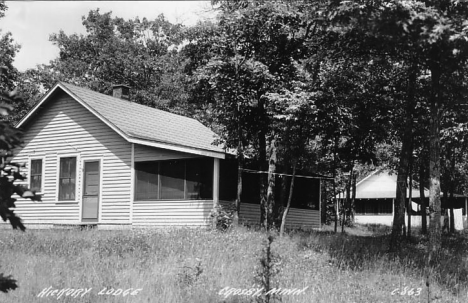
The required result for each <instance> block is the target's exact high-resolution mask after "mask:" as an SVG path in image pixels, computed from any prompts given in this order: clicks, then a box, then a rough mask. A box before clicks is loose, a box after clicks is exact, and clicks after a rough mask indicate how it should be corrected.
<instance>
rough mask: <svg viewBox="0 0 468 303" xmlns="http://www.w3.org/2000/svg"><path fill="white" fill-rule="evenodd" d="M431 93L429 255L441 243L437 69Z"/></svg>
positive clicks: (433, 74)
mask: <svg viewBox="0 0 468 303" xmlns="http://www.w3.org/2000/svg"><path fill="white" fill-rule="evenodd" d="M431 76H432V91H431V106H430V115H431V117H430V124H431V126H430V141H429V212H430V214H429V253H430V254H433V253H438V252H439V251H440V248H441V243H442V231H441V226H440V211H441V207H440V206H441V205H440V111H441V108H440V107H441V105H440V103H439V81H440V74H439V69H438V66H437V67H433V68H431Z"/></svg>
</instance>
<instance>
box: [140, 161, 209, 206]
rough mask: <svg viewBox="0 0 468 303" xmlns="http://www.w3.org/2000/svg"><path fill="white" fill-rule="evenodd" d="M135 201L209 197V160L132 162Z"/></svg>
mask: <svg viewBox="0 0 468 303" xmlns="http://www.w3.org/2000/svg"><path fill="white" fill-rule="evenodd" d="M135 175H136V185H135V200H200V199H212V198H213V159H209V158H206V159H205V158H201V159H180V160H169V161H148V162H136V163H135Z"/></svg>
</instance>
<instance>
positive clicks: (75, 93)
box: [17, 82, 224, 158]
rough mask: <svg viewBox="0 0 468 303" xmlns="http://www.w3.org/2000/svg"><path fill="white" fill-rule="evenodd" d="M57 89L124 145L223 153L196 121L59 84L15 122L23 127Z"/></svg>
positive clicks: (69, 85)
mask: <svg viewBox="0 0 468 303" xmlns="http://www.w3.org/2000/svg"><path fill="white" fill-rule="evenodd" d="M58 89H61V90H63V91H64V92H65V93H67V94H69V95H70V96H71V97H73V98H74V99H75V100H76V101H77V102H79V103H80V104H82V105H83V106H84V107H86V108H87V109H88V110H89V111H90V112H92V113H93V114H94V115H96V116H97V117H98V118H99V119H101V120H102V121H103V122H104V123H106V124H107V125H108V126H110V127H111V128H112V129H114V130H115V131H116V132H117V133H119V134H120V135H121V136H122V137H124V138H125V139H126V140H127V141H128V142H131V143H138V144H143V145H148V146H154V147H161V148H168V149H172V150H178V151H183V152H189V153H195V154H200V155H206V156H213V157H217V158H224V150H223V149H222V148H221V147H219V146H216V145H213V142H214V140H215V139H216V134H215V133H214V132H213V131H211V130H210V129H209V128H207V127H206V126H204V125H203V124H201V123H200V122H199V121H197V120H195V119H193V118H188V117H184V116H180V115H177V114H173V113H169V112H165V111H163V110H159V109H155V108H151V107H148V106H145V105H141V104H137V103H134V102H130V101H127V100H123V99H119V98H114V97H112V96H108V95H104V94H101V93H97V92H94V91H91V90H89V89H86V88H82V87H78V86H75V85H71V84H67V83H63V82H59V83H57V84H56V85H55V86H54V87H53V88H52V89H51V90H50V91H49V92H48V93H47V94H46V96H45V97H44V98H43V99H42V100H41V101H40V102H39V103H38V104H37V105H36V106H35V107H34V108H33V109H32V110H31V111H30V112H29V113H28V114H27V115H26V116H25V117H24V118H23V119H22V120H21V121H20V122H19V123H18V125H17V127H18V128H19V127H21V126H22V125H24V124H25V123H26V122H27V121H29V119H30V118H31V117H32V116H33V114H34V112H35V111H37V110H38V109H39V108H40V107H41V105H42V104H44V102H47V100H48V99H51V98H50V96H51V95H52V94H53V93H54V92H55V91H57V90H58Z"/></svg>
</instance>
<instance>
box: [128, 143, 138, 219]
mask: <svg viewBox="0 0 468 303" xmlns="http://www.w3.org/2000/svg"><path fill="white" fill-rule="evenodd" d="M130 157H131V158H130V218H129V221H130V224H133V204H134V203H133V201H134V200H135V185H136V184H135V144H134V143H132V149H131V154H130Z"/></svg>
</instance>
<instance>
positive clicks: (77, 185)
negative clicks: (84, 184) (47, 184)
mask: <svg viewBox="0 0 468 303" xmlns="http://www.w3.org/2000/svg"><path fill="white" fill-rule="evenodd" d="M72 157H74V158H76V171H75V180H76V181H75V199H74V200H59V197H60V195H59V191H60V161H61V159H62V158H72ZM80 172H81V159H80V154H77V153H71V154H61V155H57V173H56V178H57V179H56V187H55V188H56V196H55V201H56V203H62V204H66V203H78V202H79V201H80V200H81V199H80V194H81V191H80Z"/></svg>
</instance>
